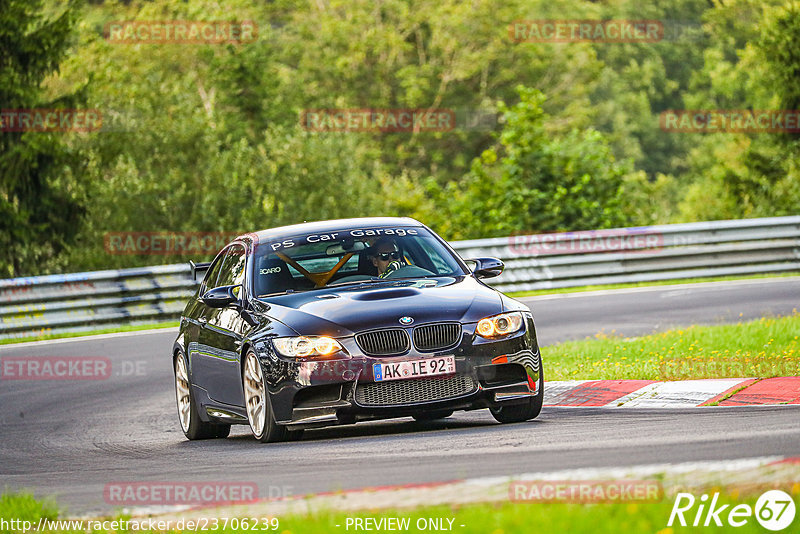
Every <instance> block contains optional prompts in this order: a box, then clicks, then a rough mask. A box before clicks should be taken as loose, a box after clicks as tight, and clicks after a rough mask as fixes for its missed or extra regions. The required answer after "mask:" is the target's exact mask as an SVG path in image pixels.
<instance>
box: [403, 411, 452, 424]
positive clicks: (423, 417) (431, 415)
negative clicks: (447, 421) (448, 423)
mask: <svg viewBox="0 0 800 534" xmlns="http://www.w3.org/2000/svg"><path fill="white" fill-rule="evenodd" d="M451 415H453V410H436V411H430V412H425V413H420V414H417V415H414V416H413V417H414V419H416V420H417V421H436V420H437V419H444V418H445V417H450V416H451Z"/></svg>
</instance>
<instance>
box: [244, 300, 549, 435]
mask: <svg viewBox="0 0 800 534" xmlns="http://www.w3.org/2000/svg"><path fill="white" fill-rule="evenodd" d="M525 317H526V322H525V328H524V329H523V330H520V331H519V332H518V333H516V334H512V335H511V336H509V337H507V338H504V339H501V340H495V341H490V340H486V339H483V338H480V337H477V336H475V334H474V332H475V325H474V324H465V325H462V335H461V341H460V342H459V343H458V344H457V345H456V346H455V347H453V348H450V349H448V350H444V351H439V352H433V353H420V352H417V351H415V350H414V349H413V348H412V349H410V350H409V351H408V353H406V354H404V355H402V356H391V357H371V356H367V355H364V354H363V353H362V352H361V350H360V349H359V347H358V346H357V344H356V343H355V341H354V339H353V338H343V339H339V342H340V343H342V345H343V346H344V347H345V349H346V350H347V352H348V353H349V354H350V355H351V357H348V358H341V359H332V360H324V361H305V362H298V361H287V360H286V359H284V358H282V357H280V356H278V355H276V354H275V353H274V352H271V351H270V350H269V346H268V345H264V346H262V348H261V350H259V351H258V354H259V357H260V359H261V361H262V366H263V368H264V372H265V376H266V377H267V383H268V387H269V392H270V399H271V404H272V410H273V414H274V415H275V419H276V421H277V422H278V423H280V424H286V425H289V426H291V427H293V428H314V427H320V426H328V425H334V424H347V423H354V422H356V421H361V420H368V419H382V418H391V417H403V416H410V415H415V414H419V413H422V412H426V411H432V410H436V411H439V410H443V411H444V410H447V411H449V410H472V409H480V408H492V407H497V406H499V405H504V404H511V403H516V402H525V401H526V400H528V399H529V398H530V397H531V396H533V395H537V394H539V391H538V387H539V384H540V380H539V378H540V373H541V359H540V354H539V347H538V343H537V340H536V331H535V327H534V324H533V317H532V316H530V315H529V314H525ZM445 355H447V356H450V355H452V356H454V358H455V362H456V372H455V374H453V375H445V376H435V377H425V378H410V379H402V380H391V381H381V382H376V381H375V380H374V378H373V376H372V365H373V364H374V363H390V362H398V361H405V360H418V359H423V358H432V357H436V356H445Z"/></svg>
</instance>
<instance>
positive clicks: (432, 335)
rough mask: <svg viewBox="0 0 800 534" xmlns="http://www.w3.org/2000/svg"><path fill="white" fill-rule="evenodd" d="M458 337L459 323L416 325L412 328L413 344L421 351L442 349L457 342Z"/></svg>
mask: <svg viewBox="0 0 800 534" xmlns="http://www.w3.org/2000/svg"><path fill="white" fill-rule="evenodd" d="M460 337H461V325H460V324H459V323H440V324H430V325H424V326H418V327H417V328H415V329H414V346H415V347H416V348H417V350H419V351H422V352H425V351H433V350H442V349H447V348H450V347H452V346H453V345H455V344H456V343H458V340H459V338H460Z"/></svg>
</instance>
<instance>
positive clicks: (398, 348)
mask: <svg viewBox="0 0 800 534" xmlns="http://www.w3.org/2000/svg"><path fill="white" fill-rule="evenodd" d="M356 343H358V346H359V348H361V350H363V351H364V353H365V354H369V355H370V356H391V355H394V354H403V353H404V352H406V351H407V350H408V349H409V348H410V347H409V342H408V334H407V333H406V331H405V330H403V329H402V328H389V329H385V330H375V331H373V332H364V333H363V334H356Z"/></svg>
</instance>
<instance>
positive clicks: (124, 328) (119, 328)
mask: <svg viewBox="0 0 800 534" xmlns="http://www.w3.org/2000/svg"><path fill="white" fill-rule="evenodd" d="M177 327H178V321H170V322H166V323H148V324H138V325H128V326H115V327H113V328H98V329H97V330H86V331H85V332H65V333H62V334H42V335H39V336H30V337H23V338H9V339H0V345H11V344H14V343H28V342H30V341H44V340H47V339H61V338H66V337H84V336H96V335H98V334H114V333H117V332H137V331H139V330H152V329H155V328H177Z"/></svg>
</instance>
